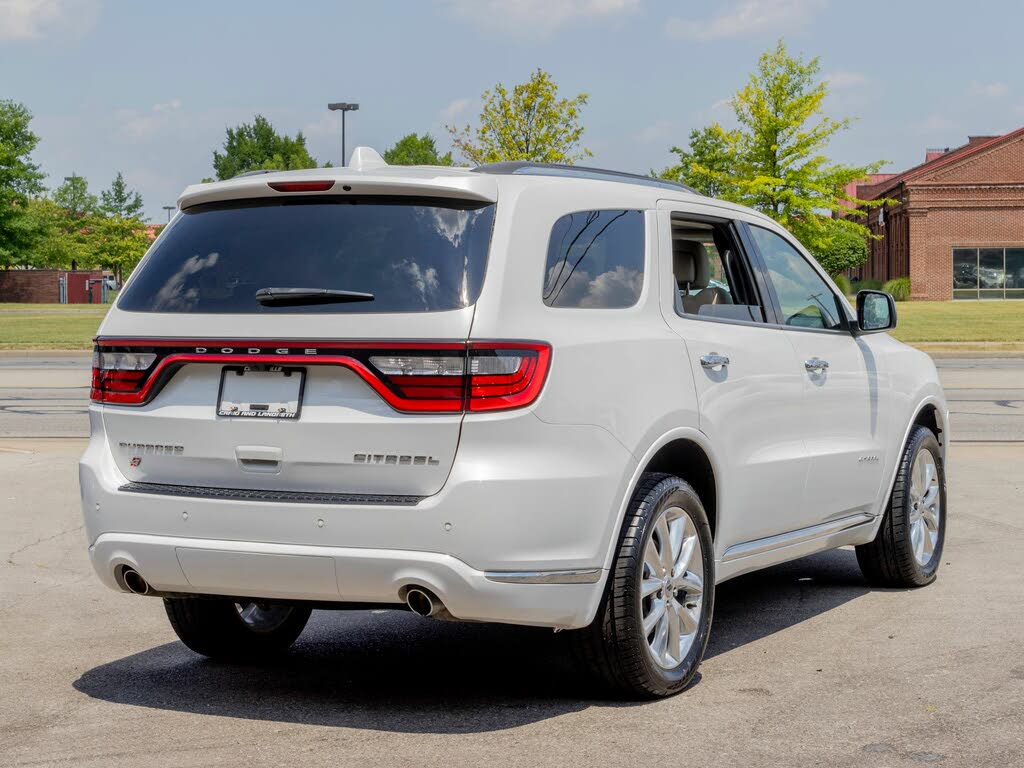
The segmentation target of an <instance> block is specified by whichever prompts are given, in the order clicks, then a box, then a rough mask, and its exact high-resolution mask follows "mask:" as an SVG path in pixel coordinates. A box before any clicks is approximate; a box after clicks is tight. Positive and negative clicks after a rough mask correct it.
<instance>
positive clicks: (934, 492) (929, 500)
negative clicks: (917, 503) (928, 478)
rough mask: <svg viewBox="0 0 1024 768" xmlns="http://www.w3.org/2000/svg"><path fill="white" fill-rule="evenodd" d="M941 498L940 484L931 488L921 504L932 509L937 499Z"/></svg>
mask: <svg viewBox="0 0 1024 768" xmlns="http://www.w3.org/2000/svg"><path fill="white" fill-rule="evenodd" d="M938 496H939V484H938V483H936V484H935V485H933V486H931V487H930V488H929V489H928V490H927V491H926V492H925V494H924V498H922V499H921V504H922V505H924V506H926V507H930V506H931V505H932V504H934V503H935V499H936V498H938Z"/></svg>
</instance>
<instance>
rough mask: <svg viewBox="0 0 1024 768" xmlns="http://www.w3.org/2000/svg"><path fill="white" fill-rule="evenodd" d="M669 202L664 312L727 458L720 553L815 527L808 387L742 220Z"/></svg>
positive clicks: (704, 418) (664, 217)
mask: <svg viewBox="0 0 1024 768" xmlns="http://www.w3.org/2000/svg"><path fill="white" fill-rule="evenodd" d="M662 207H663V210H662V211H661V212H660V216H661V227H660V235H659V240H660V242H661V243H663V244H665V243H668V244H670V246H669V247H667V248H663V249H662V261H663V264H666V265H671V266H670V268H669V269H668V270H667V272H668V274H671V275H672V276H673V279H672V280H670V281H669V283H670V285H668V286H667V290H666V292H665V295H664V297H663V302H662V312H663V314H664V316H665V319H666V321H667V322H668V324H669V326H670V327H671V328H672V329H673V330H674V331H675V332H676V333H678V335H679V336H680V338H681V342H680V353H681V354H686V355H687V356H688V358H689V361H690V366H691V369H692V374H693V381H694V385H695V387H696V392H697V398H698V404H699V411H700V428H701V430H702V431H703V432H704V433H705V434H706V435H707V436H708V438H709V439H710V441H711V443H712V444H713V445H714V446H715V449H716V455H717V456H718V458H719V461H720V463H721V464H722V466H721V470H722V478H723V481H722V482H721V483H720V484H719V499H718V508H719V527H718V531H717V535H716V549H717V551H718V555H719V556H720V557H721V556H722V555H723V553H725V552H726V550H728V549H729V548H730V547H735V546H736V545H740V544H744V543H746V542H750V541H753V540H756V539H762V538H765V537H768V536H773V535H776V534H779V533H784V532H787V531H792V530H795V529H798V528H801V527H804V526H805V525H807V524H808V520H807V517H806V514H805V511H804V510H803V508H802V503H801V502H802V499H803V489H804V482H805V480H806V476H807V454H806V449H805V447H804V444H803V439H802V430H801V428H800V421H801V419H802V418H803V417H802V414H801V411H800V407H801V401H802V398H803V384H802V381H801V378H800V375H799V370H798V368H797V365H796V356H795V354H794V351H793V347H792V345H791V344H790V343H789V341H788V340H787V339H786V337H785V335H784V332H783V331H782V330H780V329H779V328H777V327H772V326H771V325H769V324H768V323H766V315H765V310H764V306H763V302H762V300H761V298H760V295H759V290H758V287H757V285H756V282H755V280H754V278H753V274H752V271H751V270H750V268H749V265H748V263H747V260H746V257H745V255H744V253H743V251H742V250H741V247H740V241H739V239H738V237H737V231H736V225H735V223H734V222H732V221H729V220H727V219H724V218H721V217H716V216H714V215H697V214H694V213H693V212H692V208H690V207H689V206H687V208H688V209H689V212H688V210H683V209H679V210H676V209H673V208H672V207H671V205H670V204H667V203H662ZM681 385H682V384H681ZM727 556H728V555H727ZM737 556H738V555H737Z"/></svg>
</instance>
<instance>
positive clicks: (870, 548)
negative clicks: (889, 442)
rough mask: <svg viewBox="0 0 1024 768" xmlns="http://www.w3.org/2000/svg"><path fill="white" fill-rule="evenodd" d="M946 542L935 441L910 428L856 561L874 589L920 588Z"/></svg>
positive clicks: (922, 429) (925, 432)
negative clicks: (881, 510) (882, 506)
mask: <svg viewBox="0 0 1024 768" xmlns="http://www.w3.org/2000/svg"><path fill="white" fill-rule="evenodd" d="M945 539H946V472H945V468H944V467H943V465H942V450H941V449H940V448H939V441H938V440H937V439H936V438H935V435H934V434H932V432H931V430H929V429H927V428H926V427H922V426H917V427H914V429H913V431H912V432H911V433H910V439H909V440H908V441H907V446H906V448H905V449H904V451H903V456H902V457H901V458H900V466H899V472H898V473H897V475H896V483H895V484H894V485H893V489H892V496H890V498H889V507H888V509H886V512H885V517H884V518H883V520H882V525H881V527H880V528H879V529H878V535H877V536H875V539H874V541H871V542H870V543H868V544H862V545H861V546H859V547H857V562H858V563H860V569H861V571H863V573H864V576H865V578H866V579H867V580H868V582H869V583H870V584H872V585H874V586H877V587H923V586H924V585H925V584H930V583H931V582H932V581H934V580H935V575H936V573H937V571H938V569H939V563H940V562H941V560H942V548H943V544H944V543H945Z"/></svg>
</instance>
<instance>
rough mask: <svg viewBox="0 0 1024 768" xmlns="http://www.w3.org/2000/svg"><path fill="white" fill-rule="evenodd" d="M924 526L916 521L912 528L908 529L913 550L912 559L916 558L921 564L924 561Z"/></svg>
mask: <svg viewBox="0 0 1024 768" xmlns="http://www.w3.org/2000/svg"><path fill="white" fill-rule="evenodd" d="M924 537H925V532H924V524H923V523H921V522H920V521H918V522H917V523H915V524H914V527H913V528H911V529H910V544H911V546H913V548H914V557H916V558H917V562H919V563H923V562H925V560H924Z"/></svg>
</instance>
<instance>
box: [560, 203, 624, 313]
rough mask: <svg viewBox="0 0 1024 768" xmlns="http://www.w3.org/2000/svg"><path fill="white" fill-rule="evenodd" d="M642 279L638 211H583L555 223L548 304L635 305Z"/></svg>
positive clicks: (596, 307)
mask: <svg viewBox="0 0 1024 768" xmlns="http://www.w3.org/2000/svg"><path fill="white" fill-rule="evenodd" d="M643 283H644V218H643V214H642V213H641V212H640V211H629V210H607V211H580V212H579V213H570V214H568V215H566V216H563V217H562V218H560V219H559V220H558V221H556V222H555V226H554V227H553V228H552V230H551V240H550V242H549V244H548V257H547V263H546V265H545V269H544V303H545V304H547V305H548V306H549V307H580V308H594V309H622V308H624V307H631V306H633V305H634V304H636V302H637V300H639V298H640V291H641V289H642V288H643Z"/></svg>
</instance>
